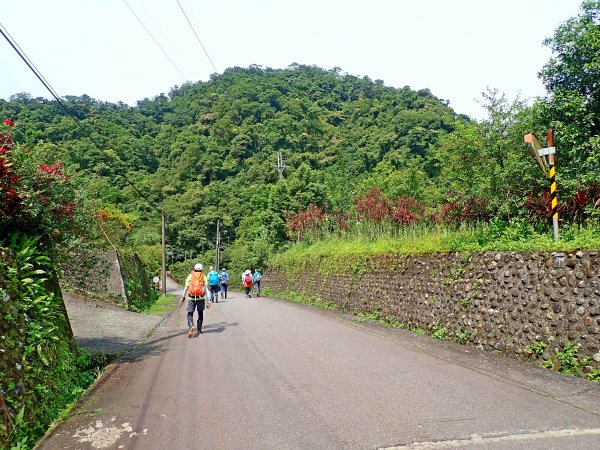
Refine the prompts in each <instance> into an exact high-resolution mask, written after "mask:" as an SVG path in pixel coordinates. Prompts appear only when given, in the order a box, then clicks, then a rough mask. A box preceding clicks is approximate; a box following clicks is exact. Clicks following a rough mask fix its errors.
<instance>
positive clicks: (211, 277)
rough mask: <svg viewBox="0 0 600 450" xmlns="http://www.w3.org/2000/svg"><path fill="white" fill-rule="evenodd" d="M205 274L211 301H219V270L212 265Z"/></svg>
mask: <svg viewBox="0 0 600 450" xmlns="http://www.w3.org/2000/svg"><path fill="white" fill-rule="evenodd" d="M207 276H208V285H209V286H210V293H211V297H212V299H213V302H216V303H219V272H217V271H216V270H215V269H213V266H210V272H208V275H207Z"/></svg>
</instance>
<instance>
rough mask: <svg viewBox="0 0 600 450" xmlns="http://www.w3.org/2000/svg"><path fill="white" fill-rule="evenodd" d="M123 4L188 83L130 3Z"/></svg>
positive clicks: (124, 0)
mask: <svg viewBox="0 0 600 450" xmlns="http://www.w3.org/2000/svg"><path fill="white" fill-rule="evenodd" d="M123 3H125V5H127V7H128V8H129V11H131V14H133V15H134V16H135V18H136V19H137V20H138V22H139V23H140V24H141V25H142V27H144V30H146V33H148V35H149V36H150V37H151V38H152V40H153V41H154V43H155V44H156V45H158V48H160V50H161V51H162V52H163V55H165V57H166V58H167V59H168V60H169V62H170V63H171V64H172V65H173V67H175V70H177V72H179V75H181V76H182V77H183V79H184V80H185V81H188V79H187V77H186V76H185V75H184V74H183V72H182V71H181V70H180V69H179V67H177V64H175V63H174V62H173V60H172V59H171V57H170V56H169V55H168V54H167V52H166V51H165V49H164V48H163V46H162V45H160V42H158V40H157V39H156V38H155V37H154V35H153V34H152V33H151V32H150V30H149V29H148V27H147V26H146V25H145V24H144V22H142V19H140V18H139V17H138V15H137V14H136V13H135V11H134V10H133V8H131V6H129V3H127V0H123Z"/></svg>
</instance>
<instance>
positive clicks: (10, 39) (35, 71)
mask: <svg viewBox="0 0 600 450" xmlns="http://www.w3.org/2000/svg"><path fill="white" fill-rule="evenodd" d="M0 34H2V36H3V37H4V39H6V41H7V42H8V44H9V45H10V46H11V47H12V48H13V50H14V51H15V52H16V53H17V55H19V57H20V58H21V59H22V60H23V62H24V63H25V64H26V65H27V67H29V69H30V70H31V71H32V72H33V74H34V75H35V76H36V78H37V79H38V80H40V82H41V83H42V84H43V85H44V87H45V88H46V89H47V90H48V92H50V94H52V96H53V97H54V99H55V100H56V101H57V102H58V104H59V105H60V106H61V107H62V108H63V109H64V110H65V112H66V113H67V115H68V116H69V117H70V118H71V119H72V120H73V121H74V122H75V124H76V125H77V126H78V127H79V128H80V129H81V131H83V133H84V134H85V135H86V136H87V138H88V139H89V140H90V141H91V142H92V143H93V144H94V146H95V147H96V148H97V149H98V150H99V151H100V153H102V155H104V157H105V158H106V160H107V163H108V165H109V166H111V167H112V168H113V169H115V171H116V172H117V174H118V175H120V176H121V177H123V179H124V180H125V182H126V183H127V184H128V185H129V186H130V187H131V188H132V189H133V190H134V191H135V192H136V194H138V195H139V196H140V198H141V199H143V200H144V201H145V202H146V203H147V204H148V205H149V206H150V207H151V208H153V209H154V210H156V211H157V212H158V213H159V214H161V215H162V214H164V212H163V211H161V210H160V209H159V208H158V207H157V206H156V205H153V204H152V203H150V202H149V201H147V200H146V199H145V197H144V196H143V194H142V192H141V191H140V190H139V189H138V188H137V186H136V185H135V184H134V183H133V182H131V181H130V180H129V178H127V176H126V175H125V174H124V173H123V172H122V170H121V168H119V167H117V166H115V165H114V164H112V159H111V157H110V156H109V155H108V153H106V151H104V150H102V147H101V146H100V144H98V142H97V141H96V139H94V138H93V137H92V135H91V134H90V133H89V132H88V131H87V129H86V128H85V127H84V126H83V124H82V123H81V121H80V120H79V119H78V118H77V117H75V116H74V115H73V114H72V113H71V111H69V108H67V106H66V105H65V103H64V102H63V100H62V99H61V98H60V96H59V95H58V94H57V93H56V91H55V90H54V88H53V87H52V86H51V85H50V83H48V81H47V80H46V79H45V78H44V76H43V75H42V73H41V72H40V71H39V70H38V69H37V67H35V65H34V64H33V63H32V62H31V60H30V59H29V57H28V56H27V55H26V54H25V52H24V51H23V50H22V49H21V48H20V47H19V45H18V44H17V43H16V41H14V38H13V37H12V36H10V34H9V33H8V31H7V30H6V28H5V27H4V25H2V23H0ZM9 36H10V37H9Z"/></svg>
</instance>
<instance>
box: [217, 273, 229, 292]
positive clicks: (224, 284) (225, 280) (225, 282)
mask: <svg viewBox="0 0 600 450" xmlns="http://www.w3.org/2000/svg"><path fill="white" fill-rule="evenodd" d="M219 281H220V282H221V298H227V288H228V287H229V272H227V269H225V267H223V268H222V269H221V275H219Z"/></svg>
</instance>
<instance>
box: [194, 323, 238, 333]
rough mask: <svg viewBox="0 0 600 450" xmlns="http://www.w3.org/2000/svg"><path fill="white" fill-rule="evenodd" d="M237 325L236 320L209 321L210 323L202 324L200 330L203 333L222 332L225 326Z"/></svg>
mask: <svg viewBox="0 0 600 450" xmlns="http://www.w3.org/2000/svg"><path fill="white" fill-rule="evenodd" d="M238 325H239V323H237V322H220V323H211V324H210V325H206V326H204V327H203V329H202V330H203V331H204V332H205V333H222V332H223V331H225V329H226V328H229V327H237V326H238Z"/></svg>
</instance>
